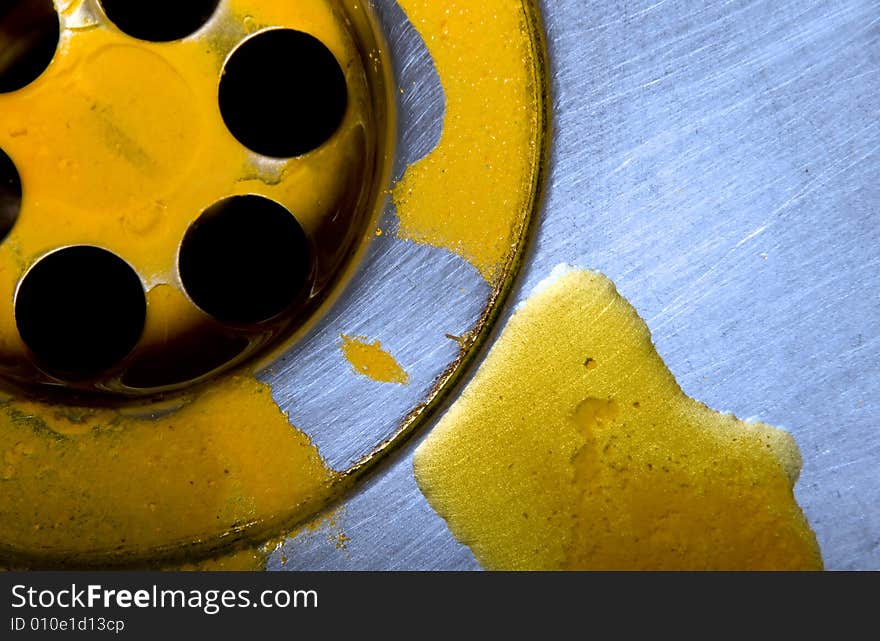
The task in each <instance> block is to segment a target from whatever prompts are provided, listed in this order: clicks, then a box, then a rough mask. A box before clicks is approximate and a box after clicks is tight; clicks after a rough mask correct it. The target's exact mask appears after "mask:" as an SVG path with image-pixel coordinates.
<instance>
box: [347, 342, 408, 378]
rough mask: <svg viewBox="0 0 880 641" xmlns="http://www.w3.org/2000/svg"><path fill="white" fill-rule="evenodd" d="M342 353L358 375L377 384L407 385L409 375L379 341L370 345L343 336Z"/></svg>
mask: <svg viewBox="0 0 880 641" xmlns="http://www.w3.org/2000/svg"><path fill="white" fill-rule="evenodd" d="M342 353H343V355H344V356H345V358H346V360H347V361H348V362H349V363H351V366H352V367H353V368H354V371H356V372H357V373H358V374H361V375H363V376H366V377H367V378H371V379H373V380H374V381H377V382H379V383H398V384H400V385H407V384H409V374H407V373H406V370H404V369H403V368H402V367H401V366H400V364H399V363H398V362H397V361H396V360H395V358H394V356H392V355H391V354H390V353H389V352H387V351H385V350H384V349H382V343H380V342H379V341H374V342H372V343H370V342H369V341H368V340H367V339H366V338H364V337H357V338H355V337H351V336H345V335H343V336H342Z"/></svg>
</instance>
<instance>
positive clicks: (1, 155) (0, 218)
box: [0, 149, 21, 241]
mask: <svg viewBox="0 0 880 641" xmlns="http://www.w3.org/2000/svg"><path fill="white" fill-rule="evenodd" d="M19 211H21V178H20V177H19V175H18V170H17V169H16V168H15V164H14V163H13V162H12V159H11V158H10V157H9V156H7V155H6V153H5V152H4V151H3V150H2V149H0V241H3V239H5V238H6V236H8V235H9V232H10V231H11V230H12V226H13V225H15V221H16V220H17V219H18V212H19Z"/></svg>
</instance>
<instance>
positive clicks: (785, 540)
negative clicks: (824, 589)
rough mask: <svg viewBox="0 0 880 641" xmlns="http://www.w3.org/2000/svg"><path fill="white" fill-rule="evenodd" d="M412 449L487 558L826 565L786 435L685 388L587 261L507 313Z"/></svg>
mask: <svg viewBox="0 0 880 641" xmlns="http://www.w3.org/2000/svg"><path fill="white" fill-rule="evenodd" d="M414 465H415V471H416V478H417V480H418V482H419V485H420V487H421V488H422V490H423V492H424V493H425V495H426V497H427V498H428V501H429V502H430V503H431V505H432V506H433V507H434V509H436V510H437V511H438V512H439V513H440V514H441V515H442V516H443V517H444V518H445V519H446V520H447V521H448V523H449V526H450V528H451V529H452V532H453V533H454V534H455V536H456V537H457V538H459V539H460V540H461V541H463V542H464V543H466V544H467V545H469V546H470V547H471V549H472V550H473V551H474V553H475V554H476V556H477V558H478V559H479V560H480V561H481V563H482V564H483V565H484V566H485V567H487V568H493V569H819V568H821V567H822V560H821V556H820V551H819V548H818V545H817V543H816V539H815V536H814V534H813V532H812V531H811V530H810V528H809V525H808V523H807V521H806V519H805V518H804V516H803V513H802V512H801V510H800V508H799V507H798V505H797V503H796V501H795V499H794V496H793V491H792V490H793V486H794V483H795V482H796V479H797V475H798V473H799V469H800V458H799V455H798V451H797V448H796V446H795V444H794V441H793V440H792V438H791V437H790V436H789V435H787V434H786V433H784V432H781V431H779V430H776V429H774V428H772V427H770V426H768V425H764V424H760V423H757V424H749V423H744V422H742V421H739V420H737V419H736V418H735V417H733V416H731V415H725V414H719V413H717V412H714V411H712V410H710V409H709V408H707V407H706V406H705V405H702V404H701V403H698V402H697V401H694V400H692V399H690V398H688V397H687V396H686V395H685V394H684V393H683V392H682V390H681V389H680V388H679V386H678V384H677V383H676V381H675V379H674V378H673V376H672V375H671V373H670V372H669V370H668V369H667V368H666V366H665V365H664V363H663V362H662V360H661V359H660V357H659V356H658V355H657V352H656V351H655V349H654V347H653V345H652V343H651V337H650V334H649V332H648V329H647V327H646V326H645V324H644V322H643V321H642V320H641V319H640V318H639V316H638V315H637V313H636V312H635V310H634V309H633V308H632V307H631V306H630V305H629V303H627V302H626V301H625V300H624V299H623V298H622V297H620V296H619V294H618V293H617V292H616V290H615V289H614V286H613V285H612V284H611V282H610V281H608V280H607V279H606V278H605V277H603V276H601V275H599V274H596V273H591V272H571V273H568V274H565V275H563V276H562V277H560V278H559V279H558V280H557V281H555V282H554V283H552V284H550V285H547V286H546V287H545V288H543V289H542V290H541V291H540V292H538V293H536V294H535V295H534V296H533V297H532V298H531V299H530V300H529V301H528V302H527V303H526V304H525V306H524V307H523V308H521V309H520V310H519V311H518V312H517V313H516V314H515V315H514V316H513V318H512V319H511V320H510V322H509V324H508V326H507V327H506V328H505V330H504V332H503V334H502V336H501V337H500V339H499V340H498V342H497V343H496V344H495V346H494V347H493V349H492V352H491V353H490V354H489V356H488V357H487V359H486V362H485V364H484V365H483V367H482V368H481V369H480V370H479V371H478V372H477V374H476V376H475V378H474V381H473V383H471V385H470V386H469V387H468V388H467V389H466V390H465V391H464V393H463V394H462V397H461V399H460V400H459V401H458V402H457V403H455V405H453V407H452V408H451V409H450V411H449V412H448V413H447V414H446V416H444V417H443V418H442V419H441V421H440V423H439V425H438V426H437V428H436V429H435V430H434V431H433V432H432V433H431V435H430V436H429V437H428V439H427V440H426V441H425V443H424V444H423V445H422V446H420V447H419V449H418V450H417V452H416V455H415V463H414Z"/></svg>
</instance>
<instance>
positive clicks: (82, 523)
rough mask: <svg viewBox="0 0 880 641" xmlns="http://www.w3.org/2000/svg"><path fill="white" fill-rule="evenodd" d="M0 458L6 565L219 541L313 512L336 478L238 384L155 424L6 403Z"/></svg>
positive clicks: (271, 407)
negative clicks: (21, 554) (20, 555)
mask: <svg viewBox="0 0 880 641" xmlns="http://www.w3.org/2000/svg"><path fill="white" fill-rule="evenodd" d="M0 456H3V460H4V461H6V464H7V465H8V466H9V470H8V471H9V474H4V476H5V477H7V478H5V479H4V480H2V481H0V541H2V544H3V546H5V548H6V550H7V554H8V553H12V555H13V556H15V551H16V550H19V551H26V552H27V553H28V555H29V556H30V555H35V554H36V555H40V554H48V555H52V556H56V555H59V554H70V555H71V557H72V558H74V559H75V558H76V556H77V555H78V554H81V553H82V554H87V555H91V554H93V553H96V552H107V551H111V550H112V551H124V550H129V551H131V552H132V553H133V554H139V553H144V552H147V551H149V550H151V549H152V548H154V547H159V546H162V547H164V546H168V545H173V544H177V543H187V542H191V541H198V540H205V539H211V538H216V537H219V536H220V535H222V534H224V533H226V532H228V531H229V530H230V529H232V528H235V527H240V526H243V525H247V524H251V523H253V522H271V521H272V520H273V519H275V518H281V519H286V518H288V517H291V518H292V517H293V516H294V515H295V514H296V513H297V512H298V511H303V512H308V511H310V510H313V509H315V508H316V507H317V506H320V504H321V503H322V501H323V500H324V499H325V498H326V497H327V495H328V494H329V493H330V491H331V487H332V482H333V480H334V477H335V475H334V473H333V472H332V471H331V470H330V469H328V468H327V466H326V465H325V464H324V462H323V460H322V459H321V457H320V456H319V454H318V451H317V449H316V448H315V446H314V445H313V444H312V443H311V442H310V440H309V438H308V437H307V436H306V435H305V434H303V433H302V432H300V431H298V430H297V429H295V428H294V427H292V426H291V425H290V423H289V422H288V419H287V416H286V415H285V414H283V413H282V412H281V411H280V410H279V409H278V406H277V405H276V404H275V401H274V400H273V399H272V395H271V391H270V389H269V388H268V387H267V386H266V385H263V384H261V383H259V382H257V381H256V380H255V379H253V378H244V377H232V378H227V379H225V380H223V381H218V382H216V383H214V384H213V385H212V387H211V388H210V389H207V390H206V391H205V392H204V393H203V395H202V396H200V397H199V398H198V399H197V400H196V401H195V402H193V403H191V404H189V405H187V406H185V407H183V408H182V409H179V410H178V411H176V412H172V413H170V414H167V415H165V416H161V417H158V418H154V419H147V418H138V417H136V416H130V415H126V414H125V413H123V412H121V411H117V410H111V409H106V410H96V409H83V410H81V411H78V410H76V408H70V407H61V406H53V405H48V404H43V403H37V402H33V401H22V400H11V401H8V402H6V403H5V404H3V405H2V406H0ZM47 488H51V491H50V492H47V491H46V490H47Z"/></svg>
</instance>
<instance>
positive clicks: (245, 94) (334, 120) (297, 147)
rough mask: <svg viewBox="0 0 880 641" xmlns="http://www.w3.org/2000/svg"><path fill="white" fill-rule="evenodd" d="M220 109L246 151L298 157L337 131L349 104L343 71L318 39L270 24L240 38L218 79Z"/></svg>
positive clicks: (322, 142) (231, 130)
mask: <svg viewBox="0 0 880 641" xmlns="http://www.w3.org/2000/svg"><path fill="white" fill-rule="evenodd" d="M219 97H220V111H221V112H222V114H223V120H224V121H225V122H226V126H227V127H228V128H229V131H230V132H231V133H232V135H233V136H235V137H236V138H237V139H238V141H239V142H240V143H241V144H243V145H244V146H245V147H247V148H248V149H250V150H251V151H255V152H256V153H258V154H263V155H264V156H272V157H275V158H290V157H293V156H300V155H302V154H305V153H308V152H310V151H312V150H314V149H317V148H318V147H320V146H321V145H323V144H324V143H325V142H327V140H328V139H329V138H330V137H331V136H332V135H333V134H334V133H335V132H336V130H337V129H338V128H339V125H340V124H341V123H342V118H343V117H344V116H345V110H346V108H347V106H348V89H347V87H346V84H345V74H344V73H343V72H342V69H341V68H340V66H339V63H338V62H337V61H336V57H335V56H334V55H333V53H332V52H331V51H330V50H329V49H328V48H327V47H325V46H324V45H323V43H321V41H320V40H318V39H316V38H314V37H313V36H310V35H309V34H307V33H302V32H301V31H294V30H292V29H274V30H272V31H266V32H264V33H261V34H258V35H256V36H254V37H252V38H250V39H249V40H247V41H245V42H244V44H242V45H241V46H240V47H239V48H238V49H237V50H236V51H235V52H234V53H233V54H232V56H231V57H230V58H229V60H228V61H227V63H226V66H225V68H224V73H223V78H222V79H221V81H220V96H219Z"/></svg>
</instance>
